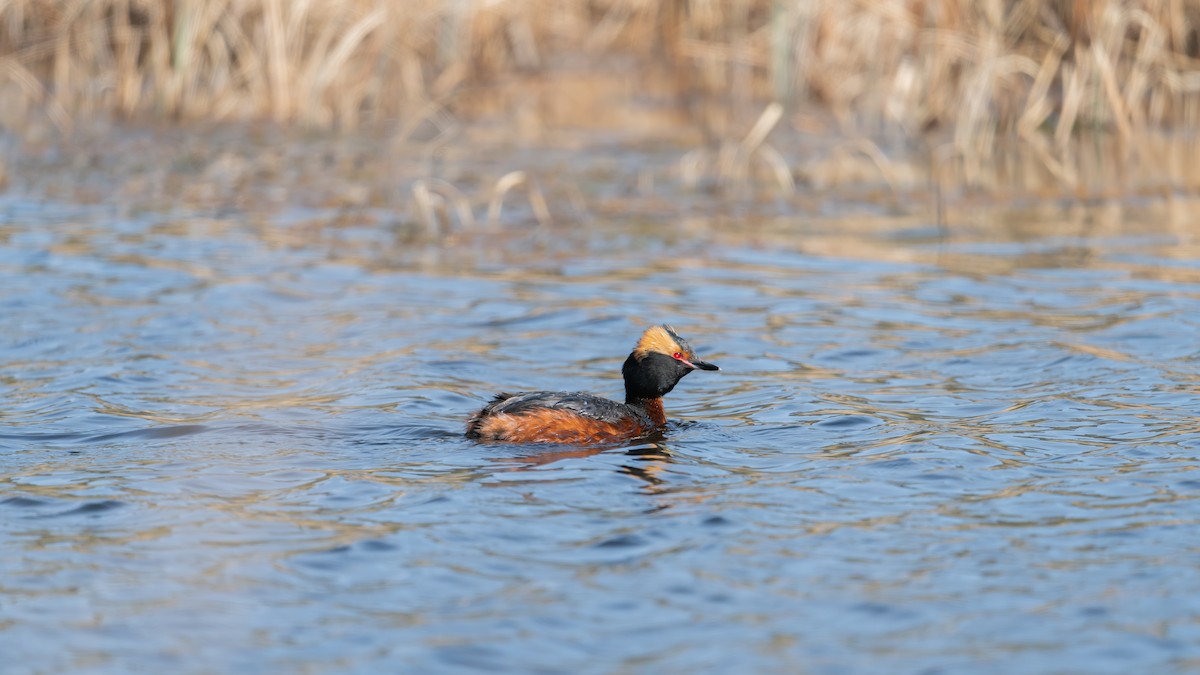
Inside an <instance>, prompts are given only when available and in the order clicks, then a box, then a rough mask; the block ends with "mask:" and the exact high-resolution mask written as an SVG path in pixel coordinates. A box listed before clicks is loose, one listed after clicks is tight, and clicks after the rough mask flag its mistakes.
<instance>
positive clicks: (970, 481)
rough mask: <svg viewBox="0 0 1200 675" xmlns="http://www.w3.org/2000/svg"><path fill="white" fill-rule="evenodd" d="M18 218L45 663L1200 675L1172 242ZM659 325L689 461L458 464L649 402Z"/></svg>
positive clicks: (9, 574) (1164, 238) (16, 656)
mask: <svg viewBox="0 0 1200 675" xmlns="http://www.w3.org/2000/svg"><path fill="white" fill-rule="evenodd" d="M8 213H12V214H17V215H18V216H20V217H13V218H12V219H11V220H12V222H10V223H8V224H7V225H5V227H4V236H5V237H6V240H5V241H6V243H5V244H4V247H3V248H0V269H2V270H3V273H4V274H3V278H4V279H5V281H4V285H3V287H2V288H0V308H2V309H3V313H4V316H5V326H6V330H5V332H4V336H3V343H2V347H0V349H2V350H3V356H4V362H5V364H6V371H5V372H4V373H2V374H0V393H2V395H3V398H4V401H5V406H4V409H3V410H0V426H2V427H3V430H2V431H0V456H2V457H3V469H4V470H3V472H0V546H2V547H3V555H2V556H0V579H3V582H0V650H2V651H3V653H4V654H5V655H6V657H7V658H8V659H9V661H11V662H12V663H29V664H32V665H31V667H33V668H35V669H38V670H45V671H67V670H78V669H81V668H84V669H95V670H112V671H128V670H134V669H155V670H165V669H179V668H180V667H182V668H183V669H185V670H211V671H235V670H236V671H259V670H278V671H298V670H304V671H337V672H341V671H345V670H368V669H383V670H412V671H419V672H436V671H444V670H447V669H456V668H462V667H464V666H469V667H471V668H480V669H499V670H536V669H542V670H547V671H554V672H561V671H577V670H587V669H601V670H641V669H646V668H648V667H652V668H654V669H662V670H719V671H742V670H759V671H788V672H790V671H806V672H807V671H815V672H846V671H863V670H877V669H878V664H879V663H888V664H889V665H890V666H893V667H896V668H900V669H903V670H912V671H918V670H920V671H925V670H928V671H935V670H963V669H970V670H990V671H995V672H1013V671H1020V672H1025V671H1041V670H1086V671H1103V670H1106V669H1115V670H1119V671H1123V672H1150V671H1164V670H1171V669H1173V668H1176V667H1179V666H1186V665H1187V664H1189V663H1194V662H1196V660H1197V659H1200V653H1198V651H1197V647H1196V645H1197V644H1200V642H1198V641H1197V640H1196V639H1195V638H1196V637H1197V636H1196V631H1195V623H1194V621H1193V614H1194V612H1193V610H1192V608H1191V607H1190V604H1189V603H1190V598H1191V597H1192V596H1194V595H1195V594H1196V593H1197V592H1200V574H1198V572H1197V568H1196V566H1195V565H1194V564H1192V561H1193V560H1194V555H1193V553H1194V551H1193V550H1192V548H1190V547H1192V544H1191V541H1192V538H1191V537H1189V536H1187V535H1188V533H1190V532H1191V531H1192V530H1194V529H1195V527H1196V525H1197V524H1198V521H1200V478H1198V476H1200V473H1198V472H1197V467H1198V465H1200V461H1198V459H1197V453H1198V452H1200V430H1198V429H1197V428H1196V424H1195V405H1194V403H1195V400H1196V397H1197V393H1198V389H1200V387H1198V383H1200V375H1198V372H1197V364H1198V363H1200V360H1198V358H1197V352H1196V346H1195V340H1194V336H1195V335H1196V332H1197V329H1198V328H1200V326H1198V325H1197V319H1196V318H1195V317H1198V316H1200V286H1198V285H1197V284H1200V274H1198V273H1197V269H1196V266H1195V264H1194V259H1195V258H1196V257H1197V256H1196V253H1197V251H1196V250H1195V246H1194V243H1192V242H1191V240H1190V239H1187V238H1185V237H1180V236H1178V233H1173V232H1172V231H1171V230H1170V227H1174V225H1171V226H1170V227H1167V226H1164V228H1163V229H1157V230H1155V229H1144V230H1142V229H1141V223H1140V221H1139V220H1138V219H1139V217H1140V216H1137V215H1136V214H1131V215H1130V217H1129V222H1130V223H1131V224H1132V225H1133V226H1134V229H1133V230H1131V231H1133V232H1139V230H1140V233H1139V234H1138V235H1137V236H1132V235H1131V234H1130V233H1129V232H1125V233H1121V236H1117V234H1118V233H1117V232H1114V231H1113V230H1112V228H1113V227H1114V226H1113V225H1112V223H1110V222H1109V221H1104V223H1102V227H1097V228H1096V230H1095V231H1094V233H1093V234H1092V235H1088V236H1086V237H1085V236H1084V235H1083V234H1081V233H1080V232H1079V231H1078V229H1077V228H1076V225H1077V223H1075V222H1072V221H1071V220H1070V219H1069V218H1067V219H1064V220H1063V221H1061V222H1059V221H1047V220H1045V218H1043V219H1042V220H1041V221H1038V223H1037V226H1036V227H1035V226H1034V224H1031V222H1030V220H1031V219H1032V218H1033V217H1032V216H1031V218H1024V217H1023V216H1022V217H1016V216H1013V217H1011V218H1006V219H1004V222H1000V223H998V224H997V226H996V227H992V228H985V227H982V226H979V227H977V226H974V225H972V224H971V223H970V222H968V223H966V224H964V225H963V226H962V227H961V228H960V227H957V226H955V227H952V228H949V230H948V232H947V233H946V234H945V236H943V235H942V233H938V232H936V231H932V232H931V231H929V230H927V229H921V228H919V227H918V228H915V229H913V228H912V227H911V226H912V224H911V223H908V224H906V223H904V222H889V221H886V220H879V219H876V220H871V219H856V218H848V219H845V220H844V221H838V222H836V223H834V222H825V223H822V222H807V221H799V220H794V219H779V220H775V221H763V222H761V223H760V222H755V223H754V227H753V228H749V227H747V226H746V223H744V222H739V223H737V224H736V227H734V226H730V225H728V224H724V223H722V222H721V221H720V220H719V219H714V220H702V219H693V220H689V221H684V222H674V221H669V222H661V221H649V222H646V221H643V222H637V221H636V219H630V220H629V222H625V221H623V222H612V223H598V224H597V226H596V227H592V228H586V229H584V228H581V229H572V228H569V227H563V228H558V229H555V228H549V229H542V230H538V231H537V232H533V231H527V230H522V229H520V228H509V229H507V230H505V231H503V232H496V233H488V234H477V235H473V234H468V233H460V235H459V238H458V239H457V240H456V242H457V243H456V245H455V246H453V247H444V248H438V247H436V246H432V245H429V246H426V245H425V244H414V243H413V242H412V241H410V240H408V239H404V238H402V237H392V238H389V236H390V235H388V234H387V230H386V228H380V227H377V226H376V225H375V224H370V225H356V224H353V223H349V224H348V223H345V222H342V223H339V224H337V225H334V224H332V223H331V222H330V221H329V220H327V219H326V220H322V218H320V217H316V216H313V217H312V218H311V219H302V220H305V221H306V223H307V224H304V225H303V226H299V225H296V224H295V223H293V222H292V221H288V220H286V219H283V218H275V219H271V218H266V219H263V220H253V219H248V220H246V221H241V220H238V219H232V218H230V219H202V218H197V219H191V218H185V217H180V218H175V219H171V220H170V222H159V219H156V218H153V217H150V216H144V217H143V218H141V219H129V220H118V221H111V220H106V219H110V218H111V216H110V215H106V214H97V213H93V212H91V211H88V210H86V209H82V210H79V211H77V212H74V213H72V214H71V215H70V216H69V217H66V216H60V215H54V214H53V213H52V208H51V207H50V206H47V207H46V210H45V211H44V212H43V211H39V210H37V209H32V208H23V209H9V211H8ZM39 214H40V215H39ZM1036 215H1037V214H1034V216H1036ZM1009 221H1011V222H1009ZM314 222H315V223H317V224H315V225H314V224H313V223H314ZM1172 222H1173V221H1172ZM1148 227H1149V226H1148ZM664 320H668V321H671V322H672V323H674V324H676V325H677V326H678V327H679V328H680V329H681V330H682V331H686V334H689V335H691V336H694V337H695V338H696V340H697V341H698V342H699V341H703V343H704V344H708V345H719V346H721V347H722V351H721V352H719V353H714V354H711V357H712V359H713V360H714V361H717V362H719V363H721V366H722V368H723V370H722V372H720V373H715V374H714V375H713V380H712V386H710V387H704V388H684V389H682V390H679V391H676V392H673V393H672V396H671V399H669V406H668V415H669V416H670V417H671V418H672V420H674V421H673V423H672V424H671V426H670V427H669V429H668V430H667V433H666V434H665V436H664V438H662V439H654V441H653V442H647V443H643V444H639V445H636V446H632V447H610V448H586V449H582V448H566V447H555V448H528V447H520V446H506V445H496V444H491V445H484V444H476V443H472V442H469V441H467V440H466V439H464V438H463V436H462V429H463V422H464V420H465V418H466V416H467V415H469V414H470V412H472V411H473V410H475V409H477V408H478V407H479V406H480V405H481V403H482V402H483V400H484V399H485V398H486V396H487V395H489V393H490V392H493V391H496V390H497V388H498V387H499V386H500V385H509V386H518V387H520V388H524V389H529V390H560V389H570V390H575V389H578V388H579V386H580V383H586V384H592V383H594V385H595V386H594V387H592V393H595V394H599V395H605V396H610V397H612V396H614V395H618V396H619V393H620V390H621V380H620V378H619V376H618V375H617V373H618V372H619V366H620V357H613V355H614V354H624V353H626V352H625V350H626V349H627V348H628V344H626V343H627V340H628V336H629V335H630V334H631V333H632V332H635V331H636V330H637V329H638V328H641V327H642V326H644V325H646V324H650V323H653V322H659V321H664ZM647 636H652V638H653V639H646V637H647ZM646 664H653V665H649V666H648V665H646Z"/></svg>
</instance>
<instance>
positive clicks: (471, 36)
mask: <svg viewBox="0 0 1200 675" xmlns="http://www.w3.org/2000/svg"><path fill="white" fill-rule="evenodd" d="M0 96H2V97H3V99H4V101H5V103H4V105H3V106H0V107H3V108H4V111H3V118H2V119H0V125H2V126H3V127H7V128H8V129H9V130H10V132H15V133H16V134H17V135H18V136H19V135H20V134H21V128H20V127H21V126H22V125H23V124H27V123H28V120H30V119H32V118H35V117H36V118H42V119H48V120H50V121H51V122H52V123H53V126H54V127H56V128H57V129H58V131H59V132H62V133H64V134H66V133H69V132H70V131H71V130H72V129H76V128H79V127H81V126H86V123H88V122H90V121H92V120H95V119H117V120H122V119H124V120H137V121H144V120H154V121H168V122H172V123H174V122H179V123H191V122H217V123H223V122H260V121H264V120H265V121H269V122H272V123H275V124H278V125H282V126H285V127H289V126H290V127H296V128H300V129H310V130H353V129H371V128H380V127H385V126H386V127H389V128H391V129H392V130H393V131H394V133H395V134H396V135H399V136H402V137H404V138H406V139H409V138H418V137H425V138H429V137H433V138H439V137H445V136H447V135H452V134H454V133H458V131H456V130H459V129H461V128H463V127H464V126H470V125H485V126H486V125H488V124H491V125H492V126H493V127H495V128H496V129H497V131H495V132H494V133H495V134H496V136H498V137H502V138H510V139H511V138H525V137H529V136H536V135H537V134H544V133H546V132H545V130H546V129H553V128H572V129H584V130H588V129H591V130H613V129H619V130H621V131H624V132H632V133H633V134H635V135H638V136H639V137H640V138H642V139H653V138H656V137H660V136H661V137H668V136H669V137H671V138H673V139H675V140H678V139H683V142H684V143H690V144H692V146H693V147H696V148H697V150H696V151H695V152H693V153H688V155H687V156H685V157H684V158H683V159H681V160H680V163H679V174H680V180H681V181H683V182H685V183H687V182H688V181H692V182H693V183H696V184H698V183H700V182H702V181H701V179H700V178H697V177H696V176H698V175H701V174H709V175H713V176H715V177H716V179H717V180H718V181H719V180H725V179H729V180H735V179H738V178H739V177H744V176H745V175H748V174H751V173H752V174H754V175H756V176H762V180H763V181H765V182H767V183H769V184H772V185H776V186H778V188H779V189H780V190H785V191H786V190H788V189H791V188H792V187H794V181H795V178H796V176H795V171H794V167H795V166H796V163H797V161H798V159H799V158H801V157H803V156H804V154H805V153H806V152H807V151H808V149H809V148H811V147H813V146H814V144H815V145H818V146H819V145H820V143H821V142H822V141H825V142H826V143H827V147H825V150H826V151H828V153H832V154H836V153H839V152H840V153H842V154H844V155H854V156H856V157H858V158H859V159H861V160H863V161H865V163H866V164H867V165H869V166H873V167H874V169H875V170H876V171H878V173H879V174H880V175H881V176H882V178H883V180H884V181H885V182H886V183H887V184H889V185H890V186H892V188H893V189H895V188H897V186H898V185H900V184H921V183H923V182H928V181H930V180H933V181H937V182H939V184H940V182H941V181H942V180H943V179H942V176H941V175H942V174H943V173H946V174H952V175H953V177H954V178H953V180H952V181H951V182H953V183H954V184H956V185H959V186H967V187H970V188H973V189H983V190H985V191H986V190H988V189H989V188H994V187H995V185H997V184H1000V183H1005V182H1011V181H1013V180H1017V181H1018V182H1022V183H1026V184H1028V185H1026V186H1025V187H1026V188H1028V189H1034V188H1033V187H1030V186H1037V185H1053V186H1054V188H1055V189H1056V190H1058V191H1059V192H1062V191H1064V190H1065V191H1066V192H1067V193H1072V192H1075V193H1081V192H1086V191H1088V190H1092V189H1094V188H1095V186H1096V185H1102V186H1108V187H1107V188H1102V190H1103V189H1112V186H1114V185H1115V186H1118V188H1119V186H1123V185H1129V184H1136V186H1137V189H1138V190H1140V191H1142V192H1143V193H1144V192H1145V191H1146V190H1150V191H1152V192H1153V191H1156V190H1157V191H1162V192H1179V191H1185V192H1186V191H1192V190H1194V189H1196V188H1197V187H1200V170H1198V169H1197V168H1196V167H1194V166H1193V164H1196V162H1195V160H1194V159H1190V158H1195V157H1198V156H1200V141H1198V140H1197V138H1196V135H1197V134H1196V130H1197V129H1200V0H1141V1H1136V2H1135V1H1133V0H1091V1H1088V0H942V1H938V2H934V1H932V0H879V1H878V2H844V1H843V0H809V1H802V0H746V1H742V2H735V1H718V0H712V1H702V0H669V1H662V2H660V1H658V0H592V1H586V0H508V1H493V2H485V1H483V0H474V1H471V0H411V1H400V0H397V1H394V2H386V1H383V0H378V1H366V0H362V1H358V0H307V1H300V2H292V1H289V0H174V1H169V0H141V1H139V0H93V1H91V2H75V1H68V0H9V2H5V3H2V4H0ZM831 133H835V134H836V135H837V138H838V139H839V141H838V142H837V143H833V144H832V145H829V143H828V141H827V139H828V138H829V137H830V134H831ZM902 153H907V154H916V155H920V156H921V157H923V158H924V159H923V160H922V164H923V168H920V169H918V170H915V171H909V173H910V174H912V176H910V177H909V178H905V177H904V176H900V175H899V173H901V172H900V171H899V170H898V169H897V168H896V166H897V165H898V163H897V161H896V157H897V156H898V155H899V154H902ZM889 173H891V174H892V175H889ZM931 177H932V178H931Z"/></svg>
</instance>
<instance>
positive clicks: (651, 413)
mask: <svg viewBox="0 0 1200 675" xmlns="http://www.w3.org/2000/svg"><path fill="white" fill-rule="evenodd" d="M625 403H626V404H628V405H631V406H633V407H635V408H637V409H639V410H641V411H642V412H644V413H646V416H647V417H649V418H650V421H651V422H654V423H655V424H657V425H658V426H662V425H664V424H666V423H667V413H666V411H664V410H663V404H662V397H661V396H660V397H658V398H639V397H636V396H627V397H625Z"/></svg>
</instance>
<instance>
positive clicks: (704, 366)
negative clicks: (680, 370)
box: [687, 359, 720, 370]
mask: <svg viewBox="0 0 1200 675" xmlns="http://www.w3.org/2000/svg"><path fill="white" fill-rule="evenodd" d="M687 364H688V365H690V366H691V367H693V368H699V369H700V370H720V368H718V367H717V364H715V363H708V362H707V361H701V360H700V359H694V360H692V361H688V362H687Z"/></svg>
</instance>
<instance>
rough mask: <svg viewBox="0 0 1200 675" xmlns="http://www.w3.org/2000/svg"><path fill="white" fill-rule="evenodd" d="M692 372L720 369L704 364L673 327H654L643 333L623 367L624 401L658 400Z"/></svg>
mask: <svg viewBox="0 0 1200 675" xmlns="http://www.w3.org/2000/svg"><path fill="white" fill-rule="evenodd" d="M693 370H720V368H718V367H717V366H716V365H714V364H711V363H706V362H704V361H701V360H700V359H699V358H698V357H697V356H696V352H694V351H692V348H691V346H690V345H688V343H687V341H686V340H684V339H683V338H681V337H679V335H677V334H676V333H675V331H673V330H671V328H670V327H668V326H651V327H650V328H648V329H646V332H645V333H643V334H642V338H641V339H640V340H638V343H637V347H635V348H634V349H633V353H631V354H630V355H629V358H627V359H625V365H624V366H623V367H622V368H621V374H622V375H624V376H625V398H626V399H636V398H659V397H661V396H663V395H664V394H667V393H668V392H670V391H671V390H672V389H674V388H675V385H676V384H678V383H679V381H680V380H681V379H683V376H684V375H687V374H688V373H690V372H692V371H693Z"/></svg>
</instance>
